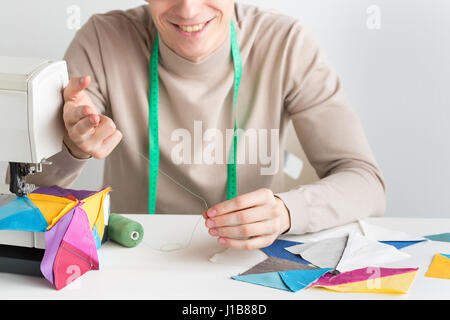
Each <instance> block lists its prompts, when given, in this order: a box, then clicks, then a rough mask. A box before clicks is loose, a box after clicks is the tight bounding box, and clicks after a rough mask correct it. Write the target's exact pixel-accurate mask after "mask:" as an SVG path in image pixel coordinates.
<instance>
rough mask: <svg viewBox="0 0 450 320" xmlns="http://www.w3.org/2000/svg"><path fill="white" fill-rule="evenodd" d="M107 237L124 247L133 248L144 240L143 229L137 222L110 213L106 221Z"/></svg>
mask: <svg viewBox="0 0 450 320" xmlns="http://www.w3.org/2000/svg"><path fill="white" fill-rule="evenodd" d="M108 237H109V238H110V239H111V240H113V241H114V242H117V243H118V244H120V245H122V246H124V247H127V248H134V247H136V246H137V245H138V244H139V243H140V242H141V241H142V239H143V238H144V228H143V227H142V225H141V224H140V223H139V222H136V221H134V220H131V219H128V218H125V217H123V216H121V215H118V214H115V213H111V214H110V215H109V219H108Z"/></svg>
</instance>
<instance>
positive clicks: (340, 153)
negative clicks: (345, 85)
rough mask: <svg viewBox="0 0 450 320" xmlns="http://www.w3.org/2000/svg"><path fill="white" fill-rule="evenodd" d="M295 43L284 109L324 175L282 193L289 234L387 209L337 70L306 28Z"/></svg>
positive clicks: (376, 169)
mask: <svg viewBox="0 0 450 320" xmlns="http://www.w3.org/2000/svg"><path fill="white" fill-rule="evenodd" d="M292 43H293V44H292V48H290V50H289V52H290V53H292V56H290V57H289V59H290V63H291V67H290V68H289V69H290V70H291V73H290V74H287V75H286V77H287V78H288V79H289V81H287V83H288V89H287V94H286V100H285V110H286V111H287V112H288V114H289V116H290V118H291V120H292V122H293V125H294V128H295V130H296V133H297V136H298V139H299V141H300V143H301V144H302V146H303V148H304V150H305V154H306V156H307V158H308V160H309V161H310V162H311V165H312V166H313V167H314V169H315V170H316V172H317V174H318V176H319V177H320V179H321V180H320V181H318V182H316V183H313V184H310V185H303V186H300V187H299V188H297V189H294V190H291V191H288V192H285V193H281V194H278V195H277V196H279V197H280V198H281V199H282V200H283V201H284V202H285V204H286V206H287V208H288V209H289V211H290V216H291V229H290V230H289V232H288V233H290V234H302V233H307V232H315V231H319V230H322V229H326V228H330V227H334V226H338V225H342V224H345V223H349V222H352V221H355V220H357V219H360V218H364V217H367V216H379V215H382V214H384V210H385V184H384V180H383V176H382V173H381V171H380V169H379V167H378V165H377V163H376V161H375V159H374V156H373V154H372V151H371V149H370V147H369V144H368V141H367V139H366V137H365V134H364V132H363V128H362V126H361V123H360V121H359V119H358V118H357V116H356V115H355V113H354V112H353V111H352V110H351V109H350V107H349V103H348V101H347V100H346V98H345V96H344V94H343V90H342V86H341V83H340V80H339V78H338V76H337V75H336V72H335V71H334V70H333V69H332V68H331V67H330V66H329V65H328V63H327V61H326V58H325V56H324V54H323V53H322V52H321V50H320V49H319V48H318V46H317V45H316V43H315V41H314V39H313V37H312V36H311V35H310V33H309V32H308V31H307V30H306V29H304V28H302V30H301V31H300V32H299V33H298V38H297V41H293V42H292ZM305 61H307V63H305Z"/></svg>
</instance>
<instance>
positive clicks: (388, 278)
mask: <svg viewBox="0 0 450 320" xmlns="http://www.w3.org/2000/svg"><path fill="white" fill-rule="evenodd" d="M417 270H419V269H418V268H403V269H393V268H379V267H367V268H362V269H357V270H352V271H348V272H345V273H341V274H338V275H333V274H330V273H327V274H325V275H324V276H323V277H321V278H320V279H319V280H317V281H316V282H314V283H312V284H311V287H321V288H325V289H328V290H332V291H338V292H361V293H364V292H372V293H407V292H408V290H409V288H410V286H411V284H412V282H413V281H414V278H415V276H416V273H417Z"/></svg>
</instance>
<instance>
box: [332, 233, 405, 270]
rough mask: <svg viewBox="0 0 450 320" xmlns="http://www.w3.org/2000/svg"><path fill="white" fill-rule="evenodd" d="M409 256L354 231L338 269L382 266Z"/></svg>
mask: <svg viewBox="0 0 450 320" xmlns="http://www.w3.org/2000/svg"><path fill="white" fill-rule="evenodd" d="M409 257H410V256H409V255H408V254H406V253H404V252H401V251H399V250H397V249H396V248H394V247H393V246H391V245H387V244H384V243H381V242H378V241H376V240H372V239H368V238H367V237H364V236H363V235H361V234H359V233H358V232H354V233H352V234H350V235H349V238H348V241H347V246H346V248H345V250H344V253H343V254H342V257H341V260H340V261H339V263H338V265H337V266H336V270H338V271H339V272H346V271H351V270H355V269H359V268H363V267H366V266H381V265H383V264H386V263H391V262H396V261H400V260H403V259H406V258H409Z"/></svg>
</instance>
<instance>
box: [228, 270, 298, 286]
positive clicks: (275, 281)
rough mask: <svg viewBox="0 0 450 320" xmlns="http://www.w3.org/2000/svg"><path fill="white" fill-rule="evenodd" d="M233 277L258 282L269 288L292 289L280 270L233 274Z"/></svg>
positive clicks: (253, 282)
mask: <svg viewBox="0 0 450 320" xmlns="http://www.w3.org/2000/svg"><path fill="white" fill-rule="evenodd" d="M231 278H232V279H234V280H238V281H243V282H248V283H252V284H257V285H260V286H264V287H268V288H273V289H279V290H284V291H291V290H290V289H289V288H288V287H287V286H286V285H285V284H284V282H283V280H282V279H281V276H280V274H279V273H278V272H269V273H257V274H248V275H244V276H233V277H231Z"/></svg>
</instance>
